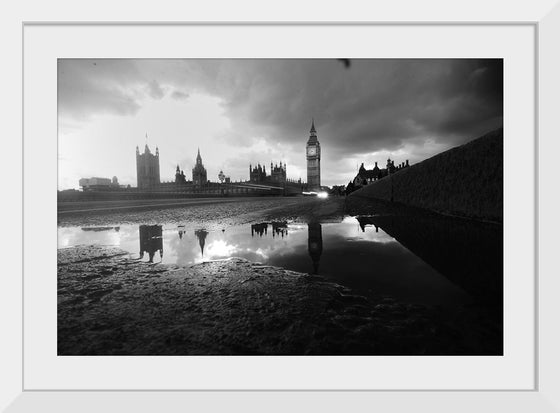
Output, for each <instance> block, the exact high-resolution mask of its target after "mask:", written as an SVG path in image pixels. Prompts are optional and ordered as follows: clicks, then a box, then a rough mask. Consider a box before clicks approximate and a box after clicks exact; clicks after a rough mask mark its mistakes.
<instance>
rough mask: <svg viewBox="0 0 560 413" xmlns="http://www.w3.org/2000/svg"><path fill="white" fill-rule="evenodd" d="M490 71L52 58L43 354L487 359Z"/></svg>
mask: <svg viewBox="0 0 560 413" xmlns="http://www.w3.org/2000/svg"><path fill="white" fill-rule="evenodd" d="M503 81H504V65H503V60H502V59H501V58H480V59H475V58H445V59H444V58H414V59H409V58H406V59H405V58H402V59H395V58H391V59H388V58H379V59H373V58H372V59H366V58H344V57H341V58H338V59H336V58H309V59H300V58H283V59H268V58H266V59H265V58H257V59H246V58H243V59H241V58H240V59H201V58H188V57H187V58H184V59H177V58H170V59H159V58H158V59H129V58H126V59H124V58H123V59H118V58H91V59H90V58H59V59H58V60H57V82H56V83H57V119H56V121H57V126H58V137H57V138H58V139H57V153H58V188H57V292H56V293H57V309H56V312H57V314H56V317H57V345H56V348H57V355H58V356H106V355H123V356H160V355H161V356H171V355H172V356H204V355H209V356H237V355H240V356H259V355H263V356H284V355H286V356H314V355H323V356H354V355H355V356H424V355H426V356H474V355H485V356H486V355H488V356H501V355H503V354H504V335H503V332H504V298H503V297H504V248H503V244H504V237H503V207H504V205H503V203H504V202H503V199H504V185H503V181H504V179H503V175H504V174H503V165H504V162H503V156H504V129H503V108H504V86H503ZM519 167H523V166H522V165H520V166H519ZM39 178H40V177H39ZM53 192H54V191H53ZM53 196H54V195H53Z"/></svg>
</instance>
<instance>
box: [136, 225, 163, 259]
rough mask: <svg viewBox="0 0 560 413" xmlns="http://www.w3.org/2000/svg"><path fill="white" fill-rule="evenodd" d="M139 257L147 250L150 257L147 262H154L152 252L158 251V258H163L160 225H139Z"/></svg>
mask: <svg viewBox="0 0 560 413" xmlns="http://www.w3.org/2000/svg"><path fill="white" fill-rule="evenodd" d="M138 229H139V232H140V258H142V257H143V256H144V253H145V252H147V253H148V256H149V257H150V260H149V262H154V254H155V252H156V251H159V256H160V258H163V236H162V228H161V225H140V227H139V228H138Z"/></svg>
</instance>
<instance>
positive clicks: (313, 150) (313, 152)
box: [307, 146, 317, 156]
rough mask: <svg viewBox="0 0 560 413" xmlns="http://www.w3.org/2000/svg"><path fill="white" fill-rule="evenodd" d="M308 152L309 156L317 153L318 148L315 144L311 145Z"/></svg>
mask: <svg viewBox="0 0 560 413" xmlns="http://www.w3.org/2000/svg"><path fill="white" fill-rule="evenodd" d="M307 154H308V155H309V156H313V155H317V148H316V147H315V146H310V147H309V148H307Z"/></svg>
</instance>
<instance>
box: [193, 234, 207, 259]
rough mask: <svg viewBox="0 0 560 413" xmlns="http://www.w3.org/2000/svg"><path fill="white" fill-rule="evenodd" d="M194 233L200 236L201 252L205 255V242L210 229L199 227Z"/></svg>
mask: <svg viewBox="0 0 560 413" xmlns="http://www.w3.org/2000/svg"><path fill="white" fill-rule="evenodd" d="M194 235H196V237H197V238H198V245H200V253H201V254H202V256H203V257H204V244H205V243H206V236H207V235H208V231H206V230H205V229H197V230H196V231H195V232H194Z"/></svg>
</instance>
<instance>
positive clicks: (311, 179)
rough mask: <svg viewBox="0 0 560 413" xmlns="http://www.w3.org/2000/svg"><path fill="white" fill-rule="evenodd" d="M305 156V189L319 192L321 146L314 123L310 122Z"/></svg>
mask: <svg viewBox="0 0 560 413" xmlns="http://www.w3.org/2000/svg"><path fill="white" fill-rule="evenodd" d="M306 155H307V189H308V190H309V191H319V190H320V189H321V145H320V144H319V141H318V140H317V131H316V130H315V122H314V121H313V120H311V130H310V131H309V139H308V141H307V146H306Z"/></svg>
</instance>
